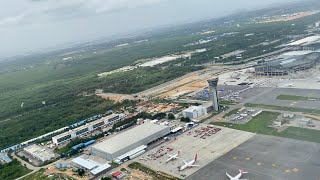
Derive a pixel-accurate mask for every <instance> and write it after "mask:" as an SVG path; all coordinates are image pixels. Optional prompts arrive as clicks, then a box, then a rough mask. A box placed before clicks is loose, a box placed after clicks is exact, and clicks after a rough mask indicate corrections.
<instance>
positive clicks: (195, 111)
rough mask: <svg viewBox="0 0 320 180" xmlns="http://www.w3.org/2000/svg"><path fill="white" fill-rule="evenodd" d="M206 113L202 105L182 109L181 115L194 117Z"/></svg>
mask: <svg viewBox="0 0 320 180" xmlns="http://www.w3.org/2000/svg"><path fill="white" fill-rule="evenodd" d="M206 114H208V112H207V108H205V107H203V106H191V107H189V108H188V109H185V110H183V111H182V115H183V117H185V118H186V117H188V118H190V119H196V118H198V117H201V116H203V115H206Z"/></svg>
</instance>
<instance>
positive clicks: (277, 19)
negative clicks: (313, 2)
mask: <svg viewBox="0 0 320 180" xmlns="http://www.w3.org/2000/svg"><path fill="white" fill-rule="evenodd" d="M316 13H317V12H313V11H307V12H301V13H298V14H294V15H291V16H287V17H279V18H275V19H271V20H267V21H261V22H259V23H271V22H285V21H292V20H295V19H299V18H303V17H306V16H311V15H314V14H316Z"/></svg>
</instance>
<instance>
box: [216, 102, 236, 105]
mask: <svg viewBox="0 0 320 180" xmlns="http://www.w3.org/2000/svg"><path fill="white" fill-rule="evenodd" d="M219 103H220V104H221V105H237V104H239V103H238V102H232V101H219Z"/></svg>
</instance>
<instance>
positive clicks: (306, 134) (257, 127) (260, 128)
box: [212, 111, 320, 143]
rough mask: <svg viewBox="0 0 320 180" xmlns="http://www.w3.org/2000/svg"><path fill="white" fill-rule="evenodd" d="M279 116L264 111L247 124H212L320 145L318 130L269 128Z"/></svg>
mask: <svg viewBox="0 0 320 180" xmlns="http://www.w3.org/2000/svg"><path fill="white" fill-rule="evenodd" d="M279 115H280V113H278V112H268V111H263V112H262V113H260V114H259V115H257V116H256V117H254V118H252V120H251V121H249V122H248V123H246V124H230V123H225V122H212V124H213V125H218V126H226V127H229V128H233V129H238V130H242V131H248V132H253V133H258V134H265V135H271V136H279V137H285V138H291V139H298V140H304V141H310V142H318V143H320V139H319V138H318V137H320V131H318V130H313V129H305V128H298V127H288V128H287V129H285V130H284V131H281V132H278V131H277V130H276V129H275V128H272V127H268V125H271V124H272V122H273V120H276V119H277V117H278V116H279Z"/></svg>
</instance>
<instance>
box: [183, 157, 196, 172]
mask: <svg viewBox="0 0 320 180" xmlns="http://www.w3.org/2000/svg"><path fill="white" fill-rule="evenodd" d="M197 160H198V154H196V155H195V156H194V159H193V160H192V161H190V162H186V161H185V160H183V162H184V165H183V166H181V167H180V168H179V171H183V170H185V169H187V168H191V167H197V166H199V165H194V163H195V162H196V161H197Z"/></svg>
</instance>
